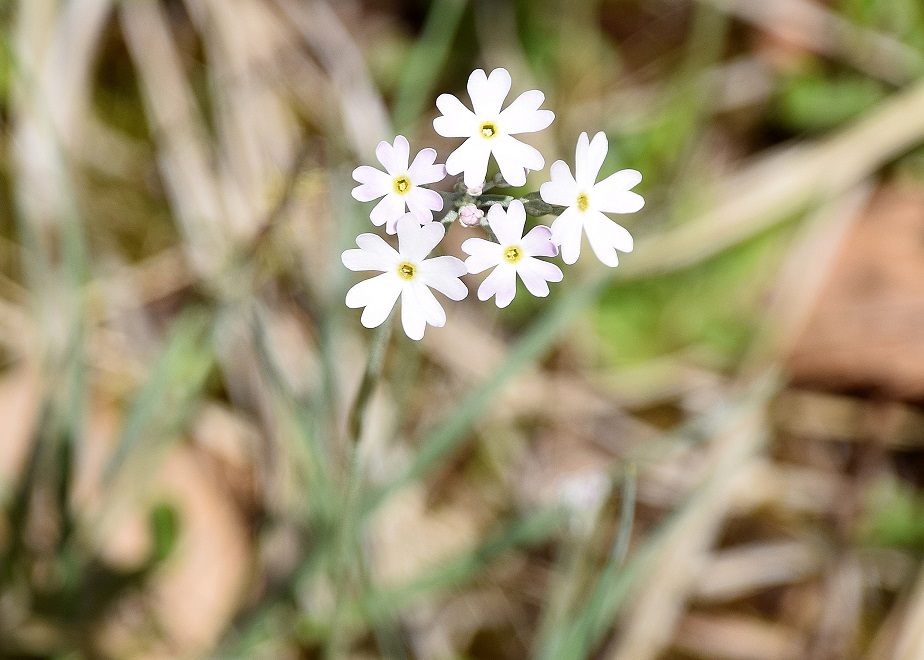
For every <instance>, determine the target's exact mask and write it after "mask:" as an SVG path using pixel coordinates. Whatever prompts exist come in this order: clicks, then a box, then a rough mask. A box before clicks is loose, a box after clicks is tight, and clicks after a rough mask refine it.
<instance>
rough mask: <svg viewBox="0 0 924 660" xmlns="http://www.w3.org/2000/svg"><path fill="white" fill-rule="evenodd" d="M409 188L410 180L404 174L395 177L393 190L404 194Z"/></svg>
mask: <svg viewBox="0 0 924 660" xmlns="http://www.w3.org/2000/svg"><path fill="white" fill-rule="evenodd" d="M410 189H411V180H410V179H408V178H407V177H406V176H403V175H402V176H399V177H397V178H396V179H395V192H396V193H398V194H399V195H404V194H405V193H407V191H408V190H410Z"/></svg>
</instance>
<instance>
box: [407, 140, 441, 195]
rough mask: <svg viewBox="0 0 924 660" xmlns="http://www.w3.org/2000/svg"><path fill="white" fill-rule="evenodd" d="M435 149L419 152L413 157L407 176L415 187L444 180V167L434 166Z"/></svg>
mask: <svg viewBox="0 0 924 660" xmlns="http://www.w3.org/2000/svg"><path fill="white" fill-rule="evenodd" d="M435 162H436V149H430V148H429V147H428V148H427V149H423V150H421V152H420V153H418V154H417V156H415V157H414V162H413V163H411V166H410V167H409V168H407V175H408V176H409V177H410V178H411V183H413V184H414V185H415V186H423V185H426V184H428V183H437V182H438V181H442V180H443V179H445V178H446V167H445V166H444V165H435V164H434V163H435Z"/></svg>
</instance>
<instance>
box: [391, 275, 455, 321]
mask: <svg viewBox="0 0 924 660" xmlns="http://www.w3.org/2000/svg"><path fill="white" fill-rule="evenodd" d="M408 288H410V289H411V290H412V291H413V294H414V297H415V298H416V299H417V304H418V306H419V307H420V308H421V309H422V310H423V313H424V318H425V319H426V320H427V323H429V324H430V325H432V326H434V327H437V328H442V327H443V326H444V325H446V311H445V310H444V309H443V306H442V305H440V303H439V301H438V300H437V299H436V296H434V295H433V293H432V292H431V291H430V289H428V288H427V285H426V284H424V283H423V282H419V281H414V282H411V286H410V287H408ZM402 304H403V303H402Z"/></svg>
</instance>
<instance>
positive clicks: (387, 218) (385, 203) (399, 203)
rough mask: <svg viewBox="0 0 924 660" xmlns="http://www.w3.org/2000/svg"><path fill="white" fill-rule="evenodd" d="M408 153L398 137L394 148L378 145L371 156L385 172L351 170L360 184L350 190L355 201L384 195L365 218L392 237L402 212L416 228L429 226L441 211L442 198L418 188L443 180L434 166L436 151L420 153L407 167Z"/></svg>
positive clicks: (443, 170)
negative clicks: (416, 223)
mask: <svg viewBox="0 0 924 660" xmlns="http://www.w3.org/2000/svg"><path fill="white" fill-rule="evenodd" d="M410 152H411V150H410V145H409V144H408V141H407V138H406V137H404V136H403V135H399V136H398V137H396V138H395V142H394V145H391V144H388V143H387V142H385V141H382V142H379V145H378V146H377V147H376V148H375V155H376V157H377V158H378V159H379V162H380V163H381V164H382V165H383V166H384V167H385V172H382V171H381V170H377V169H375V168H374V167H370V166H369V165H362V166H360V167H357V168H356V169H355V170H353V178H354V179H356V180H357V181H358V182H359V183H360V184H361V185H359V186H356V187H355V188H353V197H354V198H355V199H357V200H359V201H360V202H371V201H372V200H374V199H378V198H379V197H382V196H383V195H384V199H383V200H382V201H381V202H379V203H378V204H376V206H375V208H374V209H372V213H371V214H370V215H369V217H370V218H371V219H372V222H373V224H375V225H379V226H381V225H385V231H386V232H388V233H389V234H394V233H395V224H396V223H397V221H398V218H400V217H401V216H403V215H404V213H405V208H407V209H408V210H409V211H410V212H411V213H413V214H414V217H415V218H417V220H418V223H419V224H426V223H428V222H431V221H432V220H433V211H440V210H442V208H443V198H442V197H440V194H439V193H438V192H436V191H435V190H429V189H428V188H421V187H420V186H422V185H424V184H429V183H436V182H438V181H442V180H443V179H444V178H446V168H445V167H444V166H443V165H436V164H434V162H435V161H436V151H435V150H434V149H429V148H427V149H424V150H422V151H421V152H420V153H418V154H417V156H416V157H415V158H414V162H413V163H411V165H410V167H408V161H409V160H410ZM386 172H387V174H386Z"/></svg>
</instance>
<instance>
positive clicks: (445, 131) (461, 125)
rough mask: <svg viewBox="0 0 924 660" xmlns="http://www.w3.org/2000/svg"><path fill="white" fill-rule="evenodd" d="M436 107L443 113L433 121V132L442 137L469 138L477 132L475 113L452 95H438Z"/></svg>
mask: <svg viewBox="0 0 924 660" xmlns="http://www.w3.org/2000/svg"><path fill="white" fill-rule="evenodd" d="M436 107H437V108H438V109H439V111H440V112H442V113H443V116H442V117H437V118H436V119H434V120H433V130H435V131H436V132H437V134H438V135H442V136H443V137H454V138H462V137H471V136H472V135H474V134H475V132H476V131H477V130H478V118H477V117H476V116H475V113H474V112H472V111H471V110H469V109H468V108H466V107H465V106H464V105H462V101H460V100H459V99H457V98H456V97H455V96H453V95H452V94H440V95H439V96H438V97H437V99H436Z"/></svg>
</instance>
